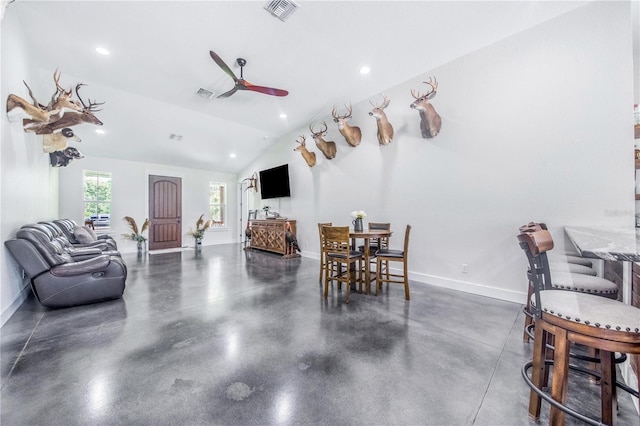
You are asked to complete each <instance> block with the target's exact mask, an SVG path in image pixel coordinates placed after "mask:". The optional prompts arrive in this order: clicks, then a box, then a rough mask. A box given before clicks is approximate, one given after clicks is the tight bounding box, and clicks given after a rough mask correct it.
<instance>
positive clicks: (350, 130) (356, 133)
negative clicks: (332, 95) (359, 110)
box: [331, 104, 362, 147]
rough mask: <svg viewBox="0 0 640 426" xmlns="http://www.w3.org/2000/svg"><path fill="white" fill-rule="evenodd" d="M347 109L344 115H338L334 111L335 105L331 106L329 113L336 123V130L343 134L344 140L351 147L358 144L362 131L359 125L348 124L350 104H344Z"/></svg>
mask: <svg viewBox="0 0 640 426" xmlns="http://www.w3.org/2000/svg"><path fill="white" fill-rule="evenodd" d="M344 107H345V108H346V110H347V113H346V114H345V115H338V111H336V107H333V110H332V111H331V115H332V116H333V121H335V122H336V123H337V124H338V130H339V131H340V134H341V135H342V136H344V140H346V141H347V143H348V144H349V145H351V146H353V147H356V146H358V145H360V140H361V139H362V131H360V127H357V126H350V125H349V123H348V121H349V120H350V119H351V111H352V108H351V104H349V106H348V107H347V106H346V105H345V106H344Z"/></svg>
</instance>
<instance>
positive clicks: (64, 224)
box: [48, 219, 118, 250]
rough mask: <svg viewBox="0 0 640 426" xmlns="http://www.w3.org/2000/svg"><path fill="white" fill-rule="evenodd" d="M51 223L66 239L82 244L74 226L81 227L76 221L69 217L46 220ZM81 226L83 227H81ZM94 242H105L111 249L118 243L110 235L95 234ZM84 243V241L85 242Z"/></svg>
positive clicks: (114, 248) (116, 247)
mask: <svg viewBox="0 0 640 426" xmlns="http://www.w3.org/2000/svg"><path fill="white" fill-rule="evenodd" d="M48 223H50V224H51V225H54V226H57V227H58V228H59V229H60V231H62V232H63V234H64V236H65V237H67V240H69V242H70V243H71V244H73V245H82V244H83V242H81V241H79V240H78V237H77V236H76V232H75V231H76V228H78V227H81V226H79V225H78V224H77V223H75V222H74V221H73V220H71V219H57V220H54V221H53V222H48ZM81 228H83V227H81ZM96 242H98V243H104V244H107V245H108V246H110V247H111V249H112V250H117V249H118V245H117V243H116V240H115V239H113V237H111V236H110V235H98V236H96ZM85 244H86V243H85Z"/></svg>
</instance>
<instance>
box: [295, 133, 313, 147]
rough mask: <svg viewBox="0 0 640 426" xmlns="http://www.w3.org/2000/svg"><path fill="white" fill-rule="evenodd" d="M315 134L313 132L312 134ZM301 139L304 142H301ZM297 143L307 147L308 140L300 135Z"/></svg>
mask: <svg viewBox="0 0 640 426" xmlns="http://www.w3.org/2000/svg"><path fill="white" fill-rule="evenodd" d="M312 133H313V132H312ZM300 138H302V141H300ZM296 142H298V143H299V144H300V145H302V146H305V144H306V143H307V138H306V137H305V136H304V135H300V136H298V138H297V139H296Z"/></svg>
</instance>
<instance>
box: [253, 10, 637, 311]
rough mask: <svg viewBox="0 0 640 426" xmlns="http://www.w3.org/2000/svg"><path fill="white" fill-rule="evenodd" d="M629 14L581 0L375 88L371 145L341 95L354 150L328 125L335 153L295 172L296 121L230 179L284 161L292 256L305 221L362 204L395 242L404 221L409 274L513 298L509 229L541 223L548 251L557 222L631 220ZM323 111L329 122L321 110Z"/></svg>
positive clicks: (516, 292) (306, 244)
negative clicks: (430, 131) (428, 112)
mask: <svg viewBox="0 0 640 426" xmlns="http://www.w3.org/2000/svg"><path fill="white" fill-rule="evenodd" d="M629 10H630V5H629V3H623V2H614V3H611V2H593V3H592V4H588V5H586V6H584V7H582V8H580V9H577V10H575V11H574V12H571V13H569V14H567V15H564V16H561V17H558V18H556V19H554V20H551V21H548V22H546V23H544V24H542V25H539V26H537V27H535V28H533V29H530V30H527V31H525V32H522V33H520V34H517V35H515V36H513V37H510V38H508V39H506V40H503V41H501V42H498V43H496V44H494V45H492V46H488V47H486V48H483V49H481V50H478V51H476V52H473V53H471V54H469V55H466V56H464V57H461V58H459V59H457V60H455V61H452V62H450V63H448V64H445V65H443V66H441V67H438V68H436V69H432V70H425V72H424V74H423V75H419V76H416V78H415V79H412V80H411V81H407V82H404V83H402V84H399V85H398V86H395V87H392V88H389V89H388V90H387V91H386V95H387V96H388V97H389V98H390V99H391V104H390V106H389V107H388V108H387V110H386V112H387V116H388V117H389V119H390V121H391V123H392V124H393V126H394V129H395V138H394V141H393V142H392V143H391V144H390V145H388V146H384V147H380V146H378V143H377V140H376V134H375V131H376V126H375V122H374V119H373V118H372V117H369V116H368V115H367V113H368V111H369V110H370V109H371V107H370V105H369V103H368V100H364V101H361V102H357V103H356V100H353V99H344V102H345V103H348V102H354V105H353V118H352V120H351V124H352V125H358V126H360V127H361V129H362V132H363V141H362V143H361V145H360V146H358V147H357V148H351V147H349V146H348V145H347V144H346V142H344V140H343V139H342V137H341V136H340V134H339V133H338V131H337V129H336V127H335V126H332V127H331V128H330V132H329V134H328V136H327V139H328V140H335V141H336V142H337V144H338V155H337V157H336V158H335V159H333V160H326V159H325V158H324V157H323V156H322V154H321V152H320V151H319V150H317V149H315V147H314V150H315V151H316V156H317V157H318V163H317V165H316V166H315V167H313V168H309V167H308V166H307V165H306V163H305V162H304V160H303V159H302V157H301V156H300V154H299V153H297V152H293V148H294V147H295V146H296V145H297V144H296V143H295V138H296V137H297V135H299V134H306V135H307V140H308V141H309V140H311V139H310V135H309V134H308V130H307V129H306V127H305V128H302V129H298V130H297V131H296V132H292V133H291V134H290V135H288V136H287V137H285V138H283V139H282V140H281V141H279V143H278V145H277V146H276V147H275V148H273V149H272V150H271V151H270V152H268V153H266V154H265V155H263V156H262V157H261V159H260V160H259V161H258V162H257V163H255V164H253V165H252V166H251V167H249V168H248V169H246V170H245V172H244V173H242V175H243V176H249V175H251V173H253V172H254V171H258V170H262V169H265V168H268V167H273V166H275V165H278V164H282V163H289V165H290V171H289V173H290V177H291V184H292V197H291V198H290V199H282V203H283V207H281V211H282V212H284V213H285V214H287V215H288V216H289V217H290V218H295V219H297V221H298V222H297V228H298V240H299V242H300V245H301V248H302V250H303V254H304V255H306V256H310V257H316V258H317V257H318V245H319V244H318V236H317V226H316V223H317V222H326V221H330V222H333V223H334V224H342V225H346V224H349V223H350V220H351V218H350V216H349V213H350V212H351V211H352V210H356V209H358V210H360V209H362V210H365V211H366V212H367V213H368V218H367V219H368V220H371V221H378V222H383V221H390V222H391V223H392V227H393V230H394V231H395V232H396V234H395V235H394V238H392V240H394V241H395V244H397V245H398V246H399V245H400V244H401V242H402V233H403V231H404V227H405V224H407V223H409V224H411V225H413V230H412V236H411V250H410V256H409V269H410V273H411V278H412V279H414V280H417V281H421V282H428V283H431V284H435V285H442V286H447V287H451V288H456V289H460V290H464V291H468V292H472V293H478V294H483V295H487V296H491V297H498V298H502V299H506V300H513V301H517V302H521V303H522V302H524V300H525V295H526V285H527V283H526V279H525V277H524V267H525V258H524V255H523V253H522V252H521V250H520V249H519V247H518V245H517V243H516V234H517V229H518V226H520V225H522V224H524V223H527V222H529V221H532V220H533V221H545V222H547V223H548V225H549V226H550V229H551V231H552V233H553V234H554V236H555V239H556V249H557V250H562V246H563V244H564V241H563V240H564V236H563V232H562V227H563V226H564V225H595V224H597V225H629V226H633V225H634V181H633V170H634V165H633V143H634V141H633V139H632V138H633V135H632V132H631V131H630V129H631V125H632V121H631V114H630V105H632V104H633V89H632V88H633V77H632V56H631V39H632V37H631V24H630V19H629ZM399 66H400V65H399ZM429 75H433V76H435V77H437V80H438V82H439V90H438V94H437V96H436V97H435V98H434V99H433V101H432V103H433V105H434V106H435V108H436V109H437V111H438V112H439V114H440V115H441V116H442V120H443V123H442V131H441V133H440V135H438V136H437V137H436V138H434V139H423V138H421V136H420V129H419V117H418V113H417V112H416V111H414V110H411V109H410V108H409V104H410V103H411V102H412V101H413V98H412V97H411V95H410V91H411V89H412V88H413V89H418V90H420V91H421V92H423V93H424V92H425V91H426V89H425V87H426V86H425V85H424V84H423V83H422V82H423V81H425V80H427V78H428V76H429ZM375 95H376V94H373V93H372V94H371V96H372V98H373V97H374V96H375ZM339 106H340V105H338V107H339ZM324 119H326V121H327V123H333V122H332V121H331V117H330V111H327V116H326V117H324ZM318 121H322V119H319V120H318ZM312 146H313V141H312V140H311V143H307V147H308V148H312ZM269 204H271V202H270V201H269ZM253 205H257V206H260V205H262V202H260V201H259V199H254V200H253ZM462 264H466V265H468V266H467V271H468V273H466V274H465V273H462Z"/></svg>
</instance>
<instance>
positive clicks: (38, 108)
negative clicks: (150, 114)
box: [7, 69, 104, 167]
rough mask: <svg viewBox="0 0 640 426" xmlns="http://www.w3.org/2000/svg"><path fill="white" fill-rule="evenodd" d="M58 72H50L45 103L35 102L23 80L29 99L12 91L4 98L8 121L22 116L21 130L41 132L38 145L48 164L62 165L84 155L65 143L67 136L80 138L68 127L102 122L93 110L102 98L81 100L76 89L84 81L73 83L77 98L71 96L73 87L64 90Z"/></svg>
mask: <svg viewBox="0 0 640 426" xmlns="http://www.w3.org/2000/svg"><path fill="white" fill-rule="evenodd" d="M60 75H61V73H60V72H59V71H58V69H56V70H55V71H54V72H53V82H54V83H55V86H56V89H55V92H54V93H53V95H52V96H51V100H50V101H49V103H48V104H47V105H43V104H41V103H39V102H38V100H37V99H36V98H35V96H34V95H33V91H32V90H31V88H30V87H29V85H28V84H27V82H26V81H23V83H24V85H25V86H26V87H27V91H28V92H29V97H30V98H31V100H32V103H29V102H27V101H26V100H24V99H23V98H21V97H20V96H18V95H15V94H10V95H9V96H8V98H7V117H8V118H9V121H17V120H19V119H22V127H23V129H24V131H25V132H34V133H35V134H37V135H45V136H44V138H43V144H42V149H43V151H44V152H46V153H49V157H50V160H51V165H52V166H54V167H60V166H63V167H64V166H67V165H68V164H69V163H70V162H71V160H72V159H76V158H83V157H84V156H83V155H82V154H81V153H80V152H79V151H78V150H77V149H75V148H68V147H67V145H68V142H69V141H70V140H73V141H76V142H80V138H79V137H78V136H77V135H75V134H74V133H73V130H71V129H70V127H73V126H76V125H78V124H82V123H89V124H95V125H98V126H102V121H100V120H99V119H98V118H97V117H96V116H95V115H94V113H95V112H97V111H100V110H99V109H97V108H96V107H98V106H100V105H103V104H104V102H93V101H91V99H88V104H86V103H85V102H84V100H83V99H82V98H81V97H80V93H79V91H80V88H81V87H82V86H85V84H84V83H78V84H76V87H75V93H76V96H77V97H78V100H75V99H73V88H69V90H65V89H64V88H63V87H62V86H61V85H60Z"/></svg>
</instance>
